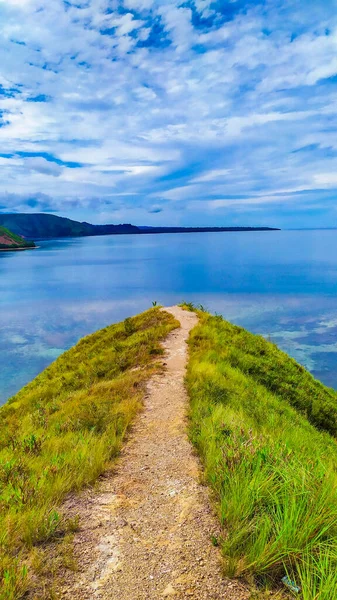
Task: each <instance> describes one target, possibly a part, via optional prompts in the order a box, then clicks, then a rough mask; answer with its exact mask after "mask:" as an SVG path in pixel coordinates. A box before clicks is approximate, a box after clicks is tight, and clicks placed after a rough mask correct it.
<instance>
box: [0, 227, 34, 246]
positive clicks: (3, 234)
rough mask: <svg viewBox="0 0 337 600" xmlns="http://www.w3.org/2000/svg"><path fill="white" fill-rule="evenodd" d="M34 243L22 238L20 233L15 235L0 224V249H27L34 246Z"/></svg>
mask: <svg viewBox="0 0 337 600" xmlns="http://www.w3.org/2000/svg"><path fill="white" fill-rule="evenodd" d="M35 247H36V246H35V244H34V242H32V241H27V240H25V239H23V237H21V236H20V235H17V234H15V233H13V232H12V231H10V230H9V229H7V228H6V227H1V226H0V251H3V250H27V249H28V248H35Z"/></svg>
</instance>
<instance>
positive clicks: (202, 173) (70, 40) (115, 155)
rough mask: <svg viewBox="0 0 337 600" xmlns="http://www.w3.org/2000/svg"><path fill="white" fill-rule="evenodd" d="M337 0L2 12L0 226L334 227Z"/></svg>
mask: <svg viewBox="0 0 337 600" xmlns="http://www.w3.org/2000/svg"><path fill="white" fill-rule="evenodd" d="M336 92H337V0H305V1H304V0H270V1H269V0H186V1H177V0H74V1H72V0H69V1H68V0H52V1H49V2H46V0H0V212H50V213H54V214H58V215H60V216H67V217H70V218H74V219H78V220H81V221H82V220H86V221H90V222H93V223H134V224H136V225H194V226H197V225H207V226H211V225H214V226H226V225H228V226H236V225H243V226H275V227H282V228H292V227H295V228H296V227H334V226H336V227H337V94H336Z"/></svg>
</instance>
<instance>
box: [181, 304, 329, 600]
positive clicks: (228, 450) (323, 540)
mask: <svg viewBox="0 0 337 600" xmlns="http://www.w3.org/2000/svg"><path fill="white" fill-rule="evenodd" d="M199 314H200V324H199V326H198V327H197V328H196V329H195V330H193V332H192V334H191V338H190V362H189V366H188V374H187V386H188V390H189V394H190V398H191V437H192V440H193V442H194V443H195V444H196V446H197V447H198V449H199V452H200V454H201V456H202V459H203V462H204V465H205V476H206V478H207V480H208V482H209V483H210V485H211V486H212V488H213V490H214V492H215V497H216V502H217V506H218V511H219V516H220V519H221V522H222V525H223V527H224V531H226V534H224V536H223V539H222V540H220V542H219V543H220V544H221V547H222V552H223V556H224V560H225V569H226V572H227V574H228V575H230V576H240V575H244V576H246V577H248V578H249V577H253V578H254V579H255V581H259V582H260V583H261V582H263V583H264V584H265V585H268V584H271V585H275V584H276V585H278V584H279V583H280V581H281V578H282V577H283V576H285V575H286V574H288V575H289V576H290V577H291V579H293V580H295V581H296V582H297V583H298V584H299V585H300V586H301V588H302V595H301V597H302V598H303V600H309V599H310V600H318V599H319V600H331V598H334V597H337V475H336V459H337V450H336V441H335V439H334V438H333V437H332V436H330V435H329V434H328V433H327V432H325V431H322V429H326V430H327V431H335V430H334V422H335V421H334V419H335V416H334V415H335V411H336V408H335V404H334V402H336V395H335V394H334V392H333V391H332V390H329V389H328V388H325V387H324V386H323V385H321V384H319V383H318V382H316V381H315V380H314V379H313V378H312V377H311V375H310V374H309V373H307V372H306V371H305V370H304V369H303V368H302V367H301V366H299V365H297V364H296V363H295V361H293V360H292V359H290V358H289V357H287V356H286V355H285V354H284V353H283V352H281V351H280V350H278V349H277V348H276V346H274V345H273V344H270V343H269V342H267V341H265V340H263V338H260V337H259V336H253V335H252V334H249V333H248V332H246V331H245V330H243V329H241V328H238V327H235V326H233V325H231V324H229V323H227V322H226V321H224V320H223V319H222V318H221V317H212V316H210V315H208V314H205V313H199ZM322 415H324V418H322ZM307 417H308V418H307ZM308 419H310V421H311V422H309V420H308ZM319 429H321V430H319Z"/></svg>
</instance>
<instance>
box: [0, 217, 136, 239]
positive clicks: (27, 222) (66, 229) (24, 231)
mask: <svg viewBox="0 0 337 600" xmlns="http://www.w3.org/2000/svg"><path fill="white" fill-rule="evenodd" d="M0 225H2V226H4V227H7V228H8V229H10V230H11V231H13V232H14V233H16V234H18V235H21V236H23V237H25V238H28V239H35V240H36V239H39V238H40V239H41V238H58V237H81V236H88V235H107V234H120V233H138V232H139V230H138V227H134V226H133V225H91V224H90V223H85V222H84V223H80V222H78V221H73V220H72V219H66V218H64V217H57V216H56V215H47V214H44V213H36V214H25V213H17V214H3V215H0Z"/></svg>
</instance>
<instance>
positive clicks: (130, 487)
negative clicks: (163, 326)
mask: <svg viewBox="0 0 337 600" xmlns="http://www.w3.org/2000/svg"><path fill="white" fill-rule="evenodd" d="M165 310H167V311H168V312H170V313H172V314H173V315H174V316H175V317H176V318H177V319H178V320H179V321H180V323H181V327H180V329H177V330H175V331H173V332H172V333H170V334H169V336H168V337H167V339H166V341H165V342H164V348H165V356H164V359H163V362H164V364H165V370H164V372H163V373H160V374H157V375H155V376H154V377H153V378H152V379H151V380H150V381H149V384H148V387H147V395H146V399H145V405H144V411H143V412H142V413H141V414H140V415H139V417H138V418H137V419H136V423H135V425H134V427H133V429H132V431H131V433H130V435H129V439H128V441H127V443H126V445H125V448H124V450H123V452H122V454H121V457H120V459H119V461H118V464H117V467H116V469H115V471H114V472H113V473H111V474H110V473H109V474H107V476H106V477H104V478H102V479H101V481H100V482H99V485H98V487H97V488H96V489H94V490H93V489H88V490H85V491H84V492H83V493H82V494H81V495H80V496H77V497H76V498H74V497H73V498H70V499H69V500H68V506H66V509H67V510H68V512H69V513H70V514H71V513H72V512H73V513H74V514H76V513H78V514H80V516H81V526H80V531H79V532H78V533H76V534H75V539H74V543H75V556H76V558H77V561H78V567H79V569H78V571H76V572H68V575H67V576H66V578H65V581H64V587H63V591H62V593H61V596H62V598H69V599H70V598H72V599H75V600H78V599H81V600H85V599H96V598H102V599H104V600H107V599H109V600H148V599H154V600H155V599H159V598H165V597H175V598H195V599H198V600H206V599H207V600H215V599H220V598H223V599H232V600H243V599H246V598H248V597H249V593H248V592H247V590H246V589H245V588H244V587H243V586H241V585H240V584H239V583H236V582H233V581H229V580H226V579H223V577H222V574H221V565H220V555H219V551H218V548H216V547H214V546H213V545H212V542H211V536H212V535H217V533H218V524H217V519H216V517H215V516H214V514H213V512H212V510H211V507H210V502H209V494H208V490H207V488H206V487H205V486H203V485H201V484H200V465H199V461H198V459H197V457H196V455H195V453H194V451H193V448H192V446H191V444H190V442H189V440H188V435H187V419H186V410H187V405H188V398H187V394H186V391H185V388H184V375H185V368H186V362H187V345H186V340H187V338H188V334H189V332H190V330H191V329H192V328H193V327H194V326H195V325H196V324H197V317H196V315H195V314H194V313H191V312H187V311H183V310H182V309H181V308H179V307H172V308H169V309H165Z"/></svg>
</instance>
